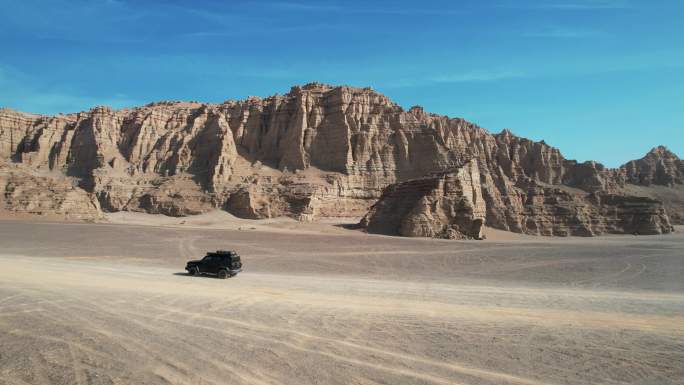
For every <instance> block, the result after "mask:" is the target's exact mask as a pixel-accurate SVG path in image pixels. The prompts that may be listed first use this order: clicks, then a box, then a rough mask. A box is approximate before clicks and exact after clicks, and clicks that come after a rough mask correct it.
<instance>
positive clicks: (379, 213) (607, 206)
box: [361, 162, 674, 239]
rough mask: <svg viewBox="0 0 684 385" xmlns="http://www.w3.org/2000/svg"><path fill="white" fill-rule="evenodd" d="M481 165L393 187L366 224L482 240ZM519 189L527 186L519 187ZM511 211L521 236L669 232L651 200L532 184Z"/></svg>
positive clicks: (375, 229)
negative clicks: (479, 168) (479, 170)
mask: <svg viewBox="0 0 684 385" xmlns="http://www.w3.org/2000/svg"><path fill="white" fill-rule="evenodd" d="M479 180H480V174H479V172H478V170H477V165H476V163H475V162H470V163H468V164H466V165H465V166H464V167H463V168H460V169H459V170H458V171H456V172H452V173H448V174H443V175H439V176H433V177H427V178H420V179H415V180H411V181H407V182H401V183H397V184H393V185H390V186H389V187H387V189H385V192H384V193H383V195H382V196H381V197H380V199H379V201H378V202H377V203H376V204H375V205H374V206H373V207H372V208H371V210H370V211H369V213H368V215H367V216H366V217H364V219H363V220H362V221H361V226H362V227H365V229H366V230H367V231H368V232H370V233H378V234H388V235H403V236H414V237H435V238H451V239H454V238H455V239H464V238H467V239H470V238H475V239H480V238H481V237H482V228H483V225H484V224H485V215H486V213H487V207H486V205H487V203H486V202H485V200H484V199H483V196H482V192H481V187H480V186H479V183H478V182H479ZM520 187H522V186H520ZM516 189H518V190H519V191H520V190H522V188H516ZM516 199H517V200H518V201H519V202H518V203H519V204H517V205H515V206H512V207H511V208H510V209H509V210H508V211H507V212H506V213H505V215H507V216H508V217H509V218H510V220H511V221H514V222H515V223H519V224H520V228H519V232H522V233H525V234H530V235H545V236H595V235H601V234H606V233H615V234H625V233H627V234H643V235H647V234H648V235H653V234H666V233H670V232H672V231H674V229H673V227H672V224H671V223H670V219H669V217H668V216H667V213H666V212H665V209H664V207H663V204H662V203H661V202H659V201H657V200H654V199H650V198H647V197H639V196H628V195H616V194H611V193H607V192H593V193H587V192H585V191H582V190H578V189H573V188H568V187H565V186H553V185H548V184H542V183H540V182H535V181H530V182H529V184H528V186H527V189H526V192H524V193H522V192H521V193H520V195H519V196H518V197H516Z"/></svg>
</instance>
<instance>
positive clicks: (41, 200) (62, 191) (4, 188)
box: [0, 163, 102, 220]
mask: <svg viewBox="0 0 684 385" xmlns="http://www.w3.org/2000/svg"><path fill="white" fill-rule="evenodd" d="M0 166H4V167H2V168H1V169H0V212H2V211H4V212H10V213H14V214H31V215H41V216H52V217H56V218H60V219H77V220H96V219H99V218H100V217H102V213H101V211H100V207H99V205H98V201H97V199H96V198H95V196H94V195H92V194H89V193H87V192H86V191H84V190H82V189H80V188H78V187H77V186H76V185H75V183H74V181H73V180H71V179H69V178H53V177H47V176H39V175H33V174H32V173H30V172H28V171H26V170H23V169H21V168H18V167H13V166H8V165H3V164H2V163H0Z"/></svg>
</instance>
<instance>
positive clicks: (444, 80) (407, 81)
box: [380, 69, 527, 88]
mask: <svg viewBox="0 0 684 385" xmlns="http://www.w3.org/2000/svg"><path fill="white" fill-rule="evenodd" d="M524 77H527V74H526V73H525V72H522V71H514V70H496V69H492V70H484V69H482V70H464V71H454V72H448V73H442V74H438V75H428V76H419V75H416V76H414V77H410V78H409V77H405V78H396V79H393V80H391V81H386V82H382V84H380V86H382V87H383V88H406V87H424V86H433V85H439V84H451V83H482V82H495V81H502V80H512V79H519V78H524Z"/></svg>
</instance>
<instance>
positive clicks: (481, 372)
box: [0, 222, 684, 385]
mask: <svg viewBox="0 0 684 385" xmlns="http://www.w3.org/2000/svg"><path fill="white" fill-rule="evenodd" d="M0 246H1V247H2V249H1V251H0V253H2V255H0V347H1V348H0V384H5V383H7V384H89V383H94V384H111V383H116V384H122V383H124V384H128V383H135V384H142V383H145V384H165V383H171V384H243V383H244V384H590V383H591V384H599V383H604V384H625V383H632V384H659V385H660V384H681V383H682V379H683V378H684V367H683V366H682V365H681V363H682V362H684V278H683V277H684V236H683V235H682V234H681V233H680V234H676V235H671V236H664V237H606V238H600V239H567V240H519V241H508V242H506V243H500V242H495V241H485V242H452V241H439V240H416V239H400V238H390V237H377V236H367V235H364V234H359V233H356V232H350V231H346V230H341V229H340V230H339V231H338V230H334V231H332V230H331V231H330V234H320V235H316V234H312V233H311V232H308V233H304V232H297V231H296V230H292V231H273V232H269V231H235V230H199V229H182V228H160V227H142V226H120V225H76V224H38V223H29V222H0ZM229 246H232V247H233V248H235V249H237V250H238V251H240V252H241V254H243V256H244V257H243V261H244V263H245V268H246V271H245V272H243V273H242V274H240V275H239V276H238V277H236V278H234V279H230V280H226V281H223V280H218V279H214V278H194V277H188V276H185V275H183V274H182V267H183V263H184V261H185V260H186V259H188V258H190V257H193V256H199V255H200V254H201V253H202V252H203V251H205V250H206V249H215V248H219V247H229Z"/></svg>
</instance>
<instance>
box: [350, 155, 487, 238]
mask: <svg viewBox="0 0 684 385" xmlns="http://www.w3.org/2000/svg"><path fill="white" fill-rule="evenodd" d="M485 212H486V207H485V203H484V198H483V197H482V191H481V188H480V173H479V168H478V166H477V162H476V161H473V162H468V163H467V164H466V165H465V166H463V167H460V168H459V169H458V170H456V171H454V172H450V173H444V174H440V175H436V176H432V177H425V178H420V179H414V180H410V181H407V182H401V183H397V184H393V185H390V186H389V187H387V188H386V189H385V191H384V192H383V194H382V196H381V197H380V199H379V200H378V202H377V203H376V204H375V205H373V207H372V208H371V209H370V211H369V212H368V214H367V215H366V216H365V217H364V218H363V220H362V221H361V224H362V226H363V227H365V228H366V230H367V231H368V232H370V233H378V234H387V235H402V236H409V237H433V238H449V239H466V238H467V239H470V238H475V239H480V238H481V237H482V230H483V226H484V220H485Z"/></svg>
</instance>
